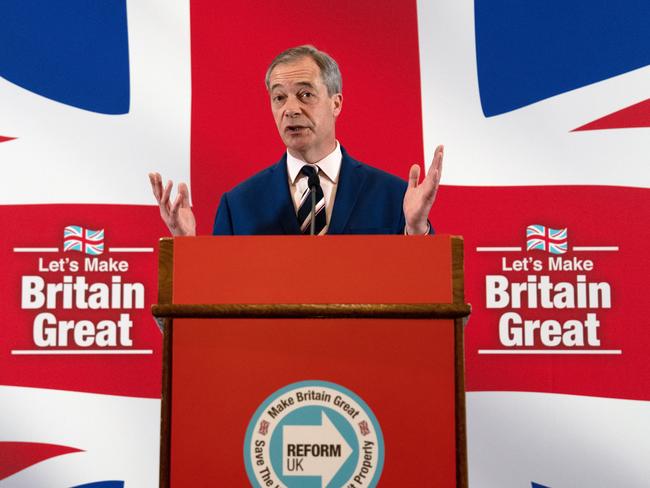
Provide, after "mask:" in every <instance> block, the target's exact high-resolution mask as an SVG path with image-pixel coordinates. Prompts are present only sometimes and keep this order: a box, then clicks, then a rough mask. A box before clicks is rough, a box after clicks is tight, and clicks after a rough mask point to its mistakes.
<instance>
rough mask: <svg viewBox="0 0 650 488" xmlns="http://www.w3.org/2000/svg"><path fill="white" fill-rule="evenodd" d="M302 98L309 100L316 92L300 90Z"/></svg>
mask: <svg viewBox="0 0 650 488" xmlns="http://www.w3.org/2000/svg"><path fill="white" fill-rule="evenodd" d="M298 96H299V97H300V99H301V100H309V99H310V98H313V96H314V94H313V93H312V92H309V91H304V92H300V95H298Z"/></svg>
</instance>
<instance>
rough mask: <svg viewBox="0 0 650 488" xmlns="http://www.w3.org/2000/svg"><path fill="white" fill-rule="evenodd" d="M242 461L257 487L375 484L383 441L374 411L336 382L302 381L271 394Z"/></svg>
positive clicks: (257, 418)
mask: <svg viewBox="0 0 650 488" xmlns="http://www.w3.org/2000/svg"><path fill="white" fill-rule="evenodd" d="M244 462H245V464H246V471H247V473H248V478H249V480H250V482H251V484H252V485H253V486H255V487H259V488H261V487H266V486H284V487H287V488H298V487H303V486H314V487H320V488H338V487H346V488H348V487H349V488H361V487H374V486H377V483H378V482H379V478H380V477H381V472H382V468H383V462H384V441H383V436H382V432H381V428H380V426H379V423H378V422H377V419H376V417H375V416H374V414H373V413H372V410H370V408H369V407H368V405H366V403H365V402H364V401H363V400H362V399H361V398H360V397H358V396H357V395H356V394H354V393H353V392H351V391H350V390H347V389H346V388H343V387H342V386H340V385H337V384H335V383H330V382H325V381H303V382H299V383H293V384H291V385H288V386H286V387H284V388H282V389H280V390H278V391H276V392H275V393H273V394H272V395H271V396H269V397H268V398H267V399H266V400H265V401H264V402H263V403H262V404H261V405H260V407H259V408H258V409H257V411H256V412H255V414H254V415H253V418H252V419H251V421H250V423H249V425H248V429H247V431H246V439H245V442H244Z"/></svg>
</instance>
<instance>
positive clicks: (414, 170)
mask: <svg viewBox="0 0 650 488" xmlns="http://www.w3.org/2000/svg"><path fill="white" fill-rule="evenodd" d="M419 181H420V166H419V165H417V164H414V165H413V166H411V169H410V170H409V184H408V187H409V188H415V187H417V186H418V182H419Z"/></svg>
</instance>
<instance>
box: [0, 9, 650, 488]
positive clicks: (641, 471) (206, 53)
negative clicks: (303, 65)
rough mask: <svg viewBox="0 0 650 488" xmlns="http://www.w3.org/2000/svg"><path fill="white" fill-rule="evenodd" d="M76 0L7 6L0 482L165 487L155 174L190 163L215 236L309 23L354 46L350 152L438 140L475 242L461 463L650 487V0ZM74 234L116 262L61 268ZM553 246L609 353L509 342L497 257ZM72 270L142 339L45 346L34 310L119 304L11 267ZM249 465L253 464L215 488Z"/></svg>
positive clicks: (275, 149)
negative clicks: (497, 294)
mask: <svg viewBox="0 0 650 488" xmlns="http://www.w3.org/2000/svg"><path fill="white" fill-rule="evenodd" d="M65 4H66V6H65V8H62V7H61V5H60V3H59V2H35V1H28V2H26V1H24V0H9V1H5V2H3V5H2V14H1V15H0V45H1V46H2V56H0V106H1V107H2V110H0V160H1V161H2V171H3V172H4V175H5V180H6V181H8V182H11V184H10V185H6V188H4V189H3V192H2V194H1V195H0V219H1V221H2V222H3V228H4V232H3V233H2V237H1V238H0V243H1V244H2V245H1V246H0V259H1V261H2V263H3V272H2V275H1V276H0V294H1V295H2V296H3V297H4V298H5V301H3V307H2V308H3V317H2V319H3V324H4V325H3V326H2V327H0V485H2V486H3V487H5V486H6V487H8V488H14V487H21V488H22V487H30V488H39V487H51V486H61V487H63V486H65V487H72V486H84V485H90V486H106V487H111V488H112V487H113V486H115V487H117V486H122V485H123V486H127V487H128V486H137V487H143V488H149V487H155V486H157V485H158V452H159V426H160V424H159V416H160V391H161V386H160V385H161V364H162V358H161V347H162V344H161V337H160V332H159V329H158V327H157V325H156V323H155V322H154V320H153V319H152V317H151V315H150V312H149V310H150V305H151V304H153V303H155V302H156V300H157V298H156V283H157V279H156V264H157V256H156V253H155V249H156V247H157V240H158V238H159V237H160V236H163V235H167V230H166V228H165V227H164V225H163V224H162V223H161V220H160V216H159V210H158V208H157V206H155V205H154V200H153V196H152V195H151V190H150V187H149V183H148V180H147V173H148V172H150V171H159V172H161V174H162V175H163V177H164V178H169V179H171V180H173V181H174V183H175V184H176V183H178V182H179V181H185V182H187V183H188V184H189V186H190V188H191V194H192V205H193V209H194V212H195V215H196V217H197V221H198V232H199V233H200V234H209V233H210V232H211V229H212V222H213V219H214V214H215V210H216V206H217V204H218V202H219V198H220V196H221V194H222V193H223V192H224V191H227V190H229V189H230V188H232V187H233V186H234V185H235V184H237V183H239V182H241V181H242V180H244V179H245V178H247V177H249V176H251V175H252V174H254V173H255V172H257V171H259V170H261V169H262V168H264V167H267V166H269V165H270V164H272V163H273V162H275V161H277V160H278V159H279V158H280V156H281V155H282V154H283V151H284V149H285V148H284V147H283V145H282V142H281V140H280V138H279V137H278V135H277V131H276V128H275V125H274V123H273V119H272V117H271V113H270V108H269V101H268V97H267V94H266V91H265V88H264V82H263V81H264V73H265V71H266V68H267V66H268V63H269V62H270V60H271V59H272V58H273V57H274V56H275V55H276V54H277V53H279V52H280V51H282V50H283V49H286V48H287V47H290V46H296V45H300V44H305V43H310V44H314V45H316V46H317V47H318V48H319V49H322V50H324V51H326V52H328V53H330V54H331V55H332V56H333V57H334V58H335V59H336V60H337V61H338V63H339V64H340V66H341V69H342V74H343V78H344V83H343V86H344V97H345V104H344V109H343V111H342V114H341V116H340V117H339V120H338V122H337V138H338V140H339V141H340V142H341V145H342V146H344V147H345V148H346V150H348V152H349V153H350V154H351V155H352V156H353V157H355V158H356V159H359V160H362V161H364V162H367V163H370V164H372V165H374V166H377V167H379V168H381V169H384V170H386V171H389V172H392V173H394V174H396V175H398V176H400V177H402V178H404V179H406V177H407V175H408V171H409V167H410V165H411V164H412V163H413V162H423V163H424V164H425V165H426V166H428V164H429V163H430V161H431V159H432V156H433V151H434V149H435V147H436V145H437V144H445V161H444V170H443V176H442V187H441V188H440V190H439V192H438V195H437V199H436V202H435V205H434V207H433V210H432V213H431V215H430V221H431V223H432V226H433V227H434V228H435V230H436V232H437V233H440V234H454V235H462V236H463V237H464V243H465V244H464V245H465V270H466V276H465V293H466V300H467V302H469V303H471V304H472V305H473V307H472V317H471V319H470V321H469V323H468V325H467V327H466V341H465V354H466V387H467V391H468V394H467V416H468V423H467V426H468V450H469V481H470V486H471V487H473V488H474V487H476V488H483V487H485V488H493V487H499V488H519V487H522V486H528V487H531V486H545V487H550V488H561V487H567V486H580V487H587V486H589V487H611V486H621V487H627V488H641V487H646V486H647V485H648V479H650V467H649V466H650V465H649V464H648V459H650V439H649V438H648V436H647V435H644V433H646V432H650V389H649V388H648V379H649V378H650V362H649V361H647V355H648V350H649V349H650V328H648V327H647V317H648V315H650V307H649V305H648V300H647V296H646V295H647V291H646V290H647V286H646V281H647V276H648V274H649V273H650V257H649V256H648V253H647V251H646V249H645V248H644V245H645V243H646V242H648V241H650V229H649V228H648V226H647V225H644V224H645V222H646V221H647V216H648V214H649V213H650V198H649V197H650V194H649V193H648V187H649V186H650V169H649V168H650V166H649V165H648V159H647V155H648V154H650V133H649V131H650V110H649V108H650V98H649V94H648V93H649V92H648V86H649V83H648V80H649V79H650V29H648V25H650V3H649V2H639V1H637V0H621V1H619V2H617V3H616V7H615V8H614V7H612V6H611V5H610V3H608V2H586V1H582V0H547V1H545V2H534V1H532V0H529V1H521V2H511V1H508V0H473V1H471V0H465V1H460V2H450V1H444V0H433V1H432V0H414V1H405V2H393V1H388V0H357V1H355V2H310V4H309V6H308V8H307V9H303V8H296V6H295V2H290V1H287V0H278V1H274V2H231V3H223V2H213V1H209V0H157V1H156V2H144V1H141V0H116V1H113V2H87V1H85V0H67V1H66V2H65ZM71 222H73V223H74V224H75V225H74V226H71V225H70V223H71ZM531 222H538V223H540V224H539V225H537V224H536V225H531V224H530V223H531ZM547 224H551V225H553V226H554V227H561V229H550V228H549V227H548V226H547ZM62 229H66V230H65V232H64V236H63V246H62V236H61V230H62ZM90 229H100V230H90ZM523 229H527V231H526V241H527V242H526V246H522V238H523V235H522V234H523ZM567 229H571V245H570V246H569V245H568V244H569V243H568V231H567ZM66 251H76V252H66ZM536 251H545V252H546V253H550V255H548V256H547V255H544V254H542V253H540V252H536ZM77 253H80V254H77ZM81 253H83V254H81ZM86 256H97V257H101V259H105V260H106V262H109V261H110V266H111V267H112V268H110V269H113V271H110V270H109V271H102V270H100V269H98V268H92V269H79V270H78V271H73V270H72V269H71V268H70V266H71V264H70V263H72V262H73V261H75V260H77V261H78V262H80V263H82V265H83V261H85V260H86ZM79 258H81V259H79ZM546 259H548V260H561V268H560V269H559V270H557V271H555V272H554V273H555V274H554V275H553V277H554V279H557V280H558V281H561V282H563V283H568V284H575V282H576V280H577V276H586V277H587V279H589V280H594V281H598V282H607V284H608V285H609V286H610V287H611V289H612V303H611V307H609V308H603V309H599V310H598V311H597V313H598V318H599V321H600V325H599V328H598V333H599V339H600V342H601V345H602V348H601V349H602V350H600V351H599V352H598V353H594V352H593V351H592V352H589V351H587V352H585V350H586V349H583V350H581V351H580V352H578V353H576V352H575V351H568V352H567V350H559V349H558V348H552V347H548V348H538V347H533V346H530V347H529V346H526V347H522V348H521V349H520V350H516V351H515V352H514V353H513V352H512V351H510V352H509V353H507V354H506V353H503V347H501V343H500V335H499V317H500V315H501V313H502V311H501V310H495V309H489V308H488V307H487V306H486V289H485V282H486V281H485V277H486V276H487V275H495V274H500V275H503V276H506V277H507V278H508V279H510V280H511V281H512V282H520V283H526V282H527V276H528V275H529V274H532V273H534V270H532V269H531V268H529V269H528V270H523V269H522V271H520V272H517V271H516V270H515V263H517V265H519V266H520V267H521V268H523V266H524V264H526V265H527V263H529V262H533V261H535V260H538V261H540V262H541V263H542V264H543V265H544V266H546ZM88 261H93V259H88ZM589 263H591V264H589ZM120 266H121V267H120ZM82 268H83V266H82ZM116 269H117V270H118V271H114V270H116ZM585 270H591V271H585ZM75 273H76V274H78V275H79V276H82V277H84V279H85V280H86V283H90V282H91V281H95V282H101V283H103V285H106V286H107V287H108V286H110V285H112V283H111V281H110V276H111V273H112V275H119V277H120V279H121V280H122V281H123V282H129V283H138V284H142V285H143V286H144V288H145V290H146V291H145V296H144V304H143V306H142V307H141V308H138V309H133V310H128V311H126V312H128V314H129V317H130V320H132V322H133V326H132V328H131V329H130V330H131V336H130V340H131V342H132V343H133V346H129V347H130V349H128V350H127V349H125V348H120V347H118V346H115V347H112V348H108V349H109V350H108V353H106V352H104V353H101V354H100V353H97V352H96V351H95V352H93V351H92V350H93V349H95V350H96V349H98V347H96V346H94V345H93V346H92V347H89V348H86V349H88V350H91V353H92V354H88V353H87V352H80V350H81V349H84V348H82V347H81V346H74V347H73V346H70V345H68V346H62V345H61V344H60V343H58V342H57V341H59V337H58V336H57V337H54V336H52V337H51V338H50V337H49V336H48V337H43V338H41V339H43V341H45V340H46V339H47V340H50V341H54V342H57V343H56V345H54V346H52V347H50V348H49V350H48V351H47V354H45V353H43V350H39V349H38V348H36V347H35V346H34V330H35V329H34V326H33V323H34V320H35V318H34V317H35V314H36V313H37V312H45V313H51V314H52V315H54V316H55V319H53V323H56V322H58V321H59V320H60V321H68V320H73V321H81V320H87V321H92V322H93V323H99V322H100V321H104V322H103V323H104V324H106V323H108V321H112V323H114V322H117V321H118V319H119V316H120V313H125V312H124V311H123V310H112V309H111V310H108V311H106V310H104V311H101V310H90V309H89V308H86V309H83V308H82V307H69V308H65V307H64V306H63V305H61V304H56V308H55V309H48V310H30V309H27V308H25V307H23V306H22V305H23V301H22V299H21V290H22V291H23V292H24V289H23V280H29V279H31V280H33V281H32V282H33V283H37V282H38V279H40V280H42V281H43V283H45V282H48V283H49V282H52V283H58V282H63V281H64V278H65V277H66V276H67V277H69V276H72V275H73V274H75ZM540 273H541V272H540ZM25 277H27V278H25ZM34 277H36V278H34ZM521 286H522V288H523V285H521ZM563 286H564V288H565V289H568V288H569V285H563ZM576 288H578V287H577V286H576ZM29 290H31V292H33V293H36V292H37V291H36V290H38V286H37V285H34V286H33V287H32V288H31V289H29ZM55 295H56V293H52V298H53V299H54V298H55ZM44 296H45V295H44ZM57 296H58V295H57ZM44 300H45V298H44ZM53 306H54V305H53ZM516 312H517V313H519V314H520V318H521V319H522V320H521V328H520V329H519V331H520V332H521V334H522V335H523V334H524V332H525V331H524V322H525V321H527V320H530V321H536V320H537V321H539V322H540V323H541V322H543V321H545V320H554V321H556V322H557V323H560V324H565V323H567V322H569V323H570V324H571V323H573V324H574V325H575V322H580V320H583V319H584V317H582V316H579V317H578V318H576V315H575V314H576V313H578V312H579V313H580V314H582V313H583V312H584V314H586V313H593V312H594V311H593V310H590V309H581V310H578V311H577V312H576V311H575V310H574V311H567V310H553V311H549V310H546V309H543V308H542V307H538V308H527V307H525V306H522V307H521V308H520V309H517V310H516ZM571 313H574V315H571ZM584 314H583V315H584ZM578 319H580V320H578ZM570 321H573V322H570ZM561 327H563V325H560V328H561ZM515 332H517V330H515ZM538 332H539V331H537V332H535V331H534V330H533V331H532V332H531V334H532V335H534V334H538ZM106 333H107V334H108V332H106ZM46 334H47V333H46V332H44V335H46ZM536 337H538V336H536ZM66 339H70V340H69V342H71V341H72V340H73V339H74V337H73V336H70V337H66ZM539 349H542V350H541V351H540V350H539ZM52 351H58V352H52ZM125 351H126V352H125ZM495 351H496V352H495ZM500 351H501V352H500ZM524 351H525V352H524ZM549 351H551V352H549ZM371 387H372V385H371V384H369V385H368V388H371ZM424 387H426V384H424V383H423V388H424ZM399 394H415V393H413V392H399ZM364 397H365V396H364ZM380 420H381V419H380ZM262 427H263V426H260V428H262ZM360 428H361V429H363V426H360ZM242 429H245V426H242ZM391 442H393V443H391ZM399 442H413V440H412V439H393V440H392V441H391V440H390V439H387V440H386V453H387V456H386V466H385V472H389V471H390V459H391V456H394V455H396V453H398V451H399ZM396 446H397V447H396ZM242 464H243V463H242ZM410 475H412V476H416V475H417V473H416V472H415V471H414V473H412V474H410ZM410 475H409V474H406V475H405V476H407V477H408V476H410ZM245 479H246V478H245V473H244V469H243V467H242V478H241V479H236V480H224V486H225V485H228V486H244V483H246V482H245V481H242V480H245ZM95 484H96V485H95ZM404 486H418V483H417V482H413V483H410V480H409V479H408V478H405V481H404Z"/></svg>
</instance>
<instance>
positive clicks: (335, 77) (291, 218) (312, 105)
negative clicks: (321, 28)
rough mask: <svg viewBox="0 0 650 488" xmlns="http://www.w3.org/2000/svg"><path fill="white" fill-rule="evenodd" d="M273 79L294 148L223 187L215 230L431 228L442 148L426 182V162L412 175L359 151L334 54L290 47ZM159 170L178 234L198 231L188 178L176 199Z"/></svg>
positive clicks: (279, 114) (158, 190)
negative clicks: (354, 148) (347, 125)
mask: <svg viewBox="0 0 650 488" xmlns="http://www.w3.org/2000/svg"><path fill="white" fill-rule="evenodd" d="M265 81H266V87H267V90H268V92H269V96H270V99H271V109H272V111H273V117H274V119H275V123H276V126H277V128H278V131H279V133H280V137H281V138H282V141H283V142H284V144H285V145H286V147H287V152H286V153H285V155H284V156H283V157H282V159H281V160H280V161H279V162H277V163H276V164H275V165H273V166H271V167H269V168H267V169H265V170H263V171H261V172H260V173H258V174H256V175H254V176H253V177H251V178H249V179H248V180H246V181H244V182H243V183H241V184H240V185H238V186H237V187H235V188H234V189H232V190H231V191H229V192H227V193H225V194H224V195H223V197H222V199H221V202H220V204H219V208H218V211H217V216H216V218H215V222H214V229H213V233H214V234H216V235H254V234H305V233H310V231H311V232H312V233H316V234H326V233H327V234H402V233H406V234H409V235H422V234H427V233H429V231H430V226H429V223H428V220H427V216H428V214H429V210H430V209H431V206H432V205H433V202H434V200H435V196H436V192H437V189H438V183H439V181H440V174H441V169H442V158H443V148H442V146H438V148H437V149H436V152H435V155H434V159H433V163H432V165H431V168H430V169H429V172H428V173H427V175H426V176H425V178H424V179H423V181H422V182H419V179H420V167H419V166H418V165H413V166H411V169H410V172H409V181H408V183H407V182H405V181H403V180H401V179H399V178H397V177H395V176H393V175H390V174H388V173H386V172H384V171H381V170H378V169H376V168H373V167H371V166H367V165H365V164H363V163H360V162H359V161H355V160H354V159H352V158H351V157H350V156H349V155H348V153H347V152H346V151H345V149H343V148H342V147H341V146H340V144H339V143H338V141H337V140H336V136H335V126H336V119H337V117H338V116H339V114H340V113H341V108H342V105H343V95H342V93H341V87H342V82H341V73H340V71H339V68H338V65H337V64H336V61H334V59H332V58H331V57H330V56H329V55H327V54H326V53H324V52H322V51H319V50H317V49H316V48H314V47H313V46H298V47H295V48H291V49H287V50H286V51H284V52H282V53H280V54H279V55H278V56H276V58H275V59H274V60H273V62H272V63H271V65H270V66H269V68H268V70H267V73H266V80H265ZM149 178H150V181H151V185H152V188H153V192H154V195H155V197H156V200H157V201H158V204H159V206H160V214H161V217H162V218H163V220H164V221H165V223H166V224H167V227H168V228H169V229H170V231H171V232H172V234H174V235H195V234H196V224H195V220H194V215H193V214H192V210H191V208H190V205H189V192H188V189H187V185H185V184H184V183H181V184H180V185H179V192H178V197H177V198H176V200H175V201H174V202H173V203H172V202H171V201H170V194H171V190H172V183H171V181H170V182H168V183H167V185H166V186H165V187H164V188H163V186H162V178H161V177H160V175H159V174H158V173H152V174H150V175H149ZM312 196H313V199H312V198H311V197H312ZM310 200H311V201H312V202H313V203H311V204H310ZM313 206H315V208H316V210H315V213H312V211H311V207H313ZM312 221H313V222H312Z"/></svg>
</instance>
